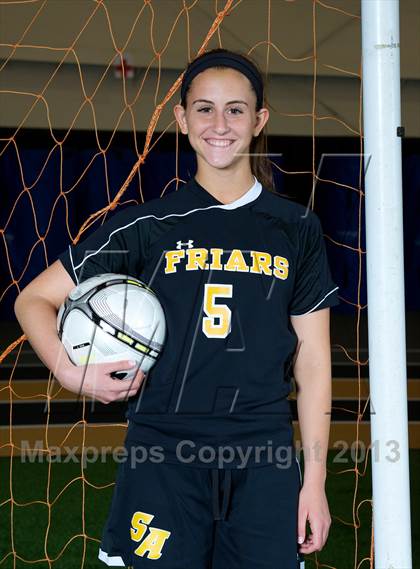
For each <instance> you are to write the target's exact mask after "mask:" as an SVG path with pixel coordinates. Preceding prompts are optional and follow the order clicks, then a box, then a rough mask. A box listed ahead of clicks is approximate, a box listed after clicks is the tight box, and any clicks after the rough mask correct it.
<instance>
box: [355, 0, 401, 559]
mask: <svg viewBox="0 0 420 569" xmlns="http://www.w3.org/2000/svg"><path fill="white" fill-rule="evenodd" d="M399 38H400V36H399V1H398V0H362V62H363V67H362V69H363V127H364V153H365V156H364V165H365V191H366V202H365V203H366V249H367V258H366V261H367V263H366V265H367V290H368V330H369V382H370V396H371V437H372V444H373V445H374V447H375V451H377V452H373V453H372V457H371V458H372V483H373V524H374V556H375V568H376V569H391V568H392V569H411V567H412V560H411V530H410V525H411V524H410V483H409V457H408V422H407V368H406V346H405V306H404V257H403V221H402V219H403V218H402V180H401V136H402V135H403V133H402V132H401V131H402V129H401V128H399V127H400V126H401V122H400V121H401V104H400V39H399Z"/></svg>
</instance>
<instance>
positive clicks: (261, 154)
mask: <svg viewBox="0 0 420 569" xmlns="http://www.w3.org/2000/svg"><path fill="white" fill-rule="evenodd" d="M222 52H223V53H227V54H229V53H232V54H239V55H241V56H242V57H244V58H245V59H246V60H247V61H248V62H249V64H250V65H251V66H252V67H253V69H254V72H255V73H257V74H258V75H259V76H260V77H261V82H262V84H263V85H264V91H265V82H264V78H263V75H262V73H261V71H260V69H259V68H258V65H257V64H256V63H255V62H254V61H253V60H252V59H251V58H250V57H249V56H248V55H245V54H243V53H241V52H233V51H230V50H227V49H221V48H216V49H212V50H210V51H207V52H205V53H203V54H201V55H199V56H198V57H196V58H195V59H193V60H192V61H191V62H190V63H189V66H190V65H192V63H194V62H196V61H198V60H200V59H201V58H202V57H203V56H204V55H208V54H209V53H222ZM226 67H227V66H225V65H215V66H214V68H215V69H221V68H222V69H223V68H226ZM187 69H188V67H187ZM250 83H251V82H250ZM251 87H252V90H253V91H254V93H255V89H254V87H253V85H252V83H251ZM188 90H189V85H188V87H187V90H186V93H185V96H184V97H183V98H182V99H181V105H182V106H183V107H184V109H186V108H187V97H186V95H187V93H188ZM255 95H257V93H255ZM266 105H267V101H266V97H265V93H263V106H266ZM255 110H256V111H259V108H258V104H256V106H255ZM249 152H250V154H251V156H250V165H251V172H252V173H253V175H254V176H255V177H256V178H257V180H258V181H259V182H261V184H262V185H263V186H264V187H265V188H267V189H268V190H270V191H275V187H274V180H273V171H272V168H271V164H270V161H269V159H268V158H267V134H266V132H265V127H264V128H263V129H262V131H261V132H260V133H259V135H258V136H257V137H253V138H252V140H251V144H250V147H249Z"/></svg>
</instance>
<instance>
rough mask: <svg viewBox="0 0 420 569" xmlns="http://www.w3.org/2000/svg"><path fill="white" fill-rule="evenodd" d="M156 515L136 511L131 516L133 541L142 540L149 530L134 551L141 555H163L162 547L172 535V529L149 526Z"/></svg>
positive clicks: (153, 557)
mask: <svg viewBox="0 0 420 569" xmlns="http://www.w3.org/2000/svg"><path fill="white" fill-rule="evenodd" d="M154 517H155V516H153V515H152V514H146V512H134V514H133V517H132V518H131V528H130V535H131V539H132V540H133V541H136V542H139V541H141V540H142V539H143V537H144V535H145V533H146V531H147V530H149V533H148V534H147V536H146V537H145V538H144V539H143V541H141V543H140V545H139V546H138V547H137V548H136V549H135V551H134V553H135V554H136V555H139V556H140V557H144V555H145V553H147V558H148V559H159V558H160V557H161V556H162V548H163V546H164V544H165V541H166V540H167V539H168V537H169V536H170V535H171V532H170V531H166V530H164V529H159V528H154V527H148V526H149V524H150V522H151V521H152V520H153V518H154ZM142 522H144V523H142Z"/></svg>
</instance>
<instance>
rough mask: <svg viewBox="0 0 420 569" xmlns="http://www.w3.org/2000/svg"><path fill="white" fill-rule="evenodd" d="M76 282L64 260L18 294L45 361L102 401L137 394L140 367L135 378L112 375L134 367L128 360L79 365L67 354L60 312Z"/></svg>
mask: <svg viewBox="0 0 420 569" xmlns="http://www.w3.org/2000/svg"><path fill="white" fill-rule="evenodd" d="M75 286H76V284H75V283H74V281H73V279H72V278H71V277H70V275H69V273H68V272H67V270H66V269H65V268H64V266H63V264H62V263H61V261H59V260H58V261H55V263H53V264H52V265H51V266H50V267H48V268H47V269H45V270H44V271H43V272H42V273H41V274H40V275H38V276H37V277H36V278H35V279H34V280H33V281H32V282H31V283H29V284H28V285H27V286H26V287H25V288H24V289H23V290H22V292H21V293H20V294H19V295H18V297H17V299H16V302H15V314H16V317H17V319H18V321H19V324H20V326H21V328H22V330H23V332H24V333H25V334H26V337H27V339H28V341H29V343H30V344H31V346H32V348H33V349H34V350H35V352H36V353H37V355H38V356H39V358H40V359H41V361H42V362H43V363H44V364H45V365H46V366H47V367H48V369H50V370H51V372H52V373H53V374H54V376H55V377H56V378H57V380H58V381H59V382H60V384H61V385H62V386H63V387H64V388H65V389H68V390H69V391H72V392H74V393H78V394H82V395H87V396H89V397H92V398H94V399H98V400H99V401H101V402H102V403H110V402H111V401H116V400H121V399H125V398H127V397H131V396H133V395H135V394H136V393H137V391H138V389H139V387H140V384H141V382H142V380H143V378H144V374H143V372H141V371H140V370H139V372H138V373H137V375H136V377H135V378H134V380H133V381H119V380H115V379H113V378H112V377H111V376H110V374H111V373H112V372H114V371H119V370H124V369H125V370H126V369H127V368H130V367H133V365H131V364H129V363H128V362H127V361H123V362H114V363H105V364H89V365H87V366H86V367H80V366H75V365H74V364H73V363H72V362H71V361H70V359H69V358H68V356H67V353H66V351H65V349H64V346H63V344H62V343H61V341H60V339H59V337H58V333H57V327H56V321H57V311H58V309H59V307H60V305H61V304H62V302H64V299H65V298H66V297H67V295H68V293H69V292H70V291H71V289H72V288H74V287H75Z"/></svg>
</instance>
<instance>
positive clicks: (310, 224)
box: [289, 211, 339, 316]
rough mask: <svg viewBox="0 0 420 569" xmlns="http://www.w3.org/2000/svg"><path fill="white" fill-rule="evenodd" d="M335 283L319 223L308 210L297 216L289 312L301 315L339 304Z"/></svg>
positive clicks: (314, 215)
mask: <svg viewBox="0 0 420 569" xmlns="http://www.w3.org/2000/svg"><path fill="white" fill-rule="evenodd" d="M337 291H338V286H337V285H336V284H335V282H334V281H333V280H332V278H331V272H330V267H329V265H328V259H327V252H326V248H325V241H324V236H323V233H322V228H321V223H320V221H319V218H318V216H317V215H316V214H314V213H313V212H312V211H309V212H308V214H307V215H305V217H303V218H302V219H301V226H300V235H299V254H298V259H297V266H296V277H295V283H294V289H293V295H292V300H291V302H290V304H289V315H290V316H303V315H305V314H308V313H310V312H314V311H315V310H320V309H321V308H326V307H328V306H336V305H337V304H339V299H338V293H337Z"/></svg>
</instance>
